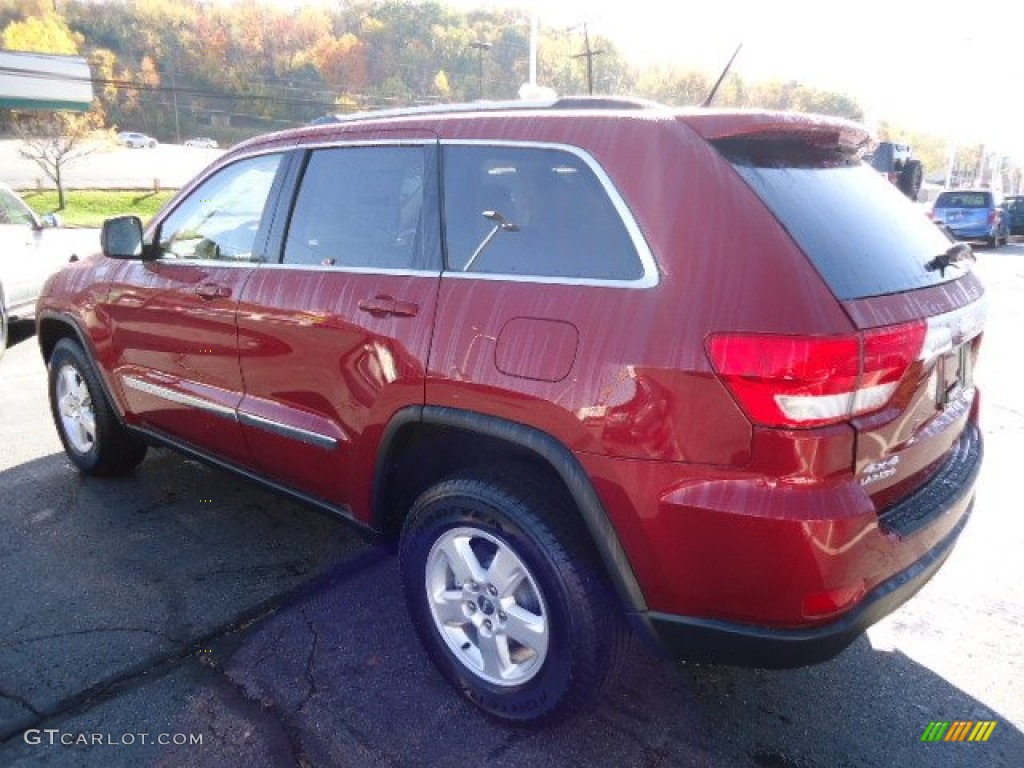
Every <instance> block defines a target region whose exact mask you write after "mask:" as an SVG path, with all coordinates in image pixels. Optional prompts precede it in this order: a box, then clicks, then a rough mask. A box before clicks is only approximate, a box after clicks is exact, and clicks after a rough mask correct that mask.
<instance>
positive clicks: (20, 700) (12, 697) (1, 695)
mask: <svg viewBox="0 0 1024 768" xmlns="http://www.w3.org/2000/svg"><path fill="white" fill-rule="evenodd" d="M0 699H7V700H8V701H13V702H14V703H15V704H17V705H18V706H19V707H21V708H22V709H27V710H28V711H29V712H31V713H32V714H33V715H36V716H40V715H41V714H42V713H41V712H39V710H37V709H36V708H35V707H34V706H32V702H30V701H29V700H28V699H26V698H24V697H22V696H19V695H18V694H16V693H8V692H7V691H5V690H4V689H3V688H0Z"/></svg>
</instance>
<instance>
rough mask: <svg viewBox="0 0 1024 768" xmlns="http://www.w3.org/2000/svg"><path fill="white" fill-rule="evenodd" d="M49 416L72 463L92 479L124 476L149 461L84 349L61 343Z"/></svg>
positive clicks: (53, 366)
mask: <svg viewBox="0 0 1024 768" xmlns="http://www.w3.org/2000/svg"><path fill="white" fill-rule="evenodd" d="M48 376H49V392H50V412H51V413H52V414H53V422H54V424H55V425H56V427H57V434H58V435H59V436H60V440H61V442H62V443H63V444H64V450H65V452H66V453H67V455H68V458H69V459H71V462H72V463H73V464H74V465H75V466H76V467H78V469H79V470H80V471H82V472H83V473H85V474H87V475H97V476H110V475H120V474H124V473H125V472H129V471H131V470H132V469H134V468H135V467H136V466H137V465H138V464H139V462H141V461H142V460H143V459H144V458H145V456H146V444H145V443H144V442H142V441H141V440H139V439H138V438H136V437H134V436H133V435H132V434H131V433H129V432H128V430H127V429H125V427H124V425H123V424H121V422H120V420H119V419H118V418H117V415H116V414H115V413H114V409H113V407H112V406H111V404H110V402H109V401H108V400H107V397H106V394H105V392H104V391H103V388H102V387H101V386H100V383H99V379H98V378H97V376H96V373H95V371H94V369H93V367H92V365H91V364H90V363H89V361H88V359H87V358H86V355H85V352H84V351H83V350H82V347H81V345H79V344H78V342H76V341H74V340H72V339H61V340H60V341H59V342H57V346H56V347H54V350H53V354H52V355H51V356H50V363H49V372H48Z"/></svg>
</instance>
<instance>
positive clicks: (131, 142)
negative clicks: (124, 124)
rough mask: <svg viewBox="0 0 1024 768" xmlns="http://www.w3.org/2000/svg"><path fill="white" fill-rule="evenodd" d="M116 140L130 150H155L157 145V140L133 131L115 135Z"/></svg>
mask: <svg viewBox="0 0 1024 768" xmlns="http://www.w3.org/2000/svg"><path fill="white" fill-rule="evenodd" d="M117 139H118V141H120V142H121V144H122V145H124V146H126V147H130V148H132V149H140V148H142V149H155V148H156V145H157V140H156V139H154V138H153V137H152V136H147V135H146V134H144V133H136V132H135V131H121V133H119V134H117Z"/></svg>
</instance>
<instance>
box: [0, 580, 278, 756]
mask: <svg viewBox="0 0 1024 768" xmlns="http://www.w3.org/2000/svg"><path fill="white" fill-rule="evenodd" d="M286 598H287V596H284V598H279V599H278V600H275V601H273V602H272V604H269V605H268V604H266V603H265V604H263V605H260V606H258V607H257V608H256V609H254V610H252V611H248V612H246V613H244V614H242V615H241V616H239V617H236V618H235V619H234V620H233V621H230V622H228V623H227V624H223V625H221V626H220V627H218V628H217V629H215V630H214V631H212V632H210V633H208V634H206V635H204V636H203V637H200V638H197V639H196V640H195V641H193V642H191V643H189V644H188V645H187V646H185V647H183V648H179V649H178V650H176V651H173V652H171V653H168V654H165V655H163V656H161V657H158V658H156V659H155V660H152V659H147V660H144V661H143V662H141V663H139V664H136V665H134V666H132V667H129V668H128V669H126V670H125V671H123V672H121V673H120V674H117V675H114V676H112V677H110V678H108V679H106V680H101V681H100V682H98V683H95V684H93V685H91V686H89V687H88V688H85V689H84V690H82V691H79V692H77V693H74V694H72V695H70V696H67V697H65V698H64V699H62V700H61V701H59V702H58V703H57V704H56V705H55V706H53V707H50V708H48V709H43V710H39V709H35V708H34V707H31V706H28V707H26V709H28V710H30V711H31V712H32V714H33V718H32V719H31V721H29V722H16V723H15V728H13V729H9V728H4V726H3V725H0V745H4V744H7V743H8V742H10V741H11V739H13V738H14V737H15V736H17V735H18V734H20V733H22V732H24V731H25V730H26V729H28V728H38V727H41V726H42V725H44V724H45V723H46V722H47V721H49V720H53V719H55V718H59V717H64V716H67V715H73V714H78V713H80V712H83V711H86V710H88V709H89V708H90V707H91V706H92V705H93V704H94V703H95V702H97V701H102V700H104V699H106V698H108V697H109V696H111V695H113V694H115V693H118V692H121V691H124V690H128V689H131V688H133V687H135V686H136V685H141V684H143V682H145V681H146V680H147V678H149V677H152V676H154V675H158V674H160V673H164V672H167V671H169V670H171V669H173V668H175V667H176V666H178V665H179V664H181V662H183V661H185V660H187V659H188V658H189V657H191V656H192V655H193V654H195V653H196V652H198V651H199V649H200V648H201V647H202V646H204V645H207V644H209V643H212V642H216V641H217V640H219V639H221V638H224V637H227V636H229V635H231V634H233V633H234V632H236V631H238V630H239V629H240V628H242V627H245V626H248V625H249V624H251V623H253V622H254V621H258V620H259V619H261V618H264V617H265V616H268V615H270V614H272V613H274V612H275V611H276V610H277V608H278V606H279V605H280V604H281V602H283V599H286ZM68 634H80V633H68ZM153 634H159V633H157V632H153ZM5 698H9V699H11V700H12V701H17V699H16V698H15V697H12V696H5ZM19 703H20V702H19Z"/></svg>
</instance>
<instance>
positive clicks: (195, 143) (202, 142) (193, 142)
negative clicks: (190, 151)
mask: <svg viewBox="0 0 1024 768" xmlns="http://www.w3.org/2000/svg"><path fill="white" fill-rule="evenodd" d="M185 146H186V147H200V148H202V149H216V148H217V147H218V146H219V145H218V144H217V140H216V139H210V138H207V137H205V136H200V137H199V138H196V139H189V140H188V141H186V142H185Z"/></svg>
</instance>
